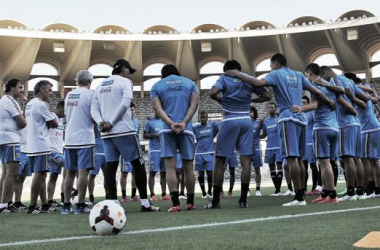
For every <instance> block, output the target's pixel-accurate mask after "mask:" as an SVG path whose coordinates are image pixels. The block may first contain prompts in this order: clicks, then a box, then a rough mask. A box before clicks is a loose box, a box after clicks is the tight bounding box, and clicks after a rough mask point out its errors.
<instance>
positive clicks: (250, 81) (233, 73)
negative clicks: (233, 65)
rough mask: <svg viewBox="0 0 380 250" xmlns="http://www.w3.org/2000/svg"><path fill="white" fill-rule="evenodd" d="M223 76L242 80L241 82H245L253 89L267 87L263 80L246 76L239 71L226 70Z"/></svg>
mask: <svg viewBox="0 0 380 250" xmlns="http://www.w3.org/2000/svg"><path fill="white" fill-rule="evenodd" d="M224 74H225V75H228V76H235V77H237V78H239V79H240V80H242V81H243V82H246V83H248V84H249V85H251V86H252V87H255V88H259V87H264V86H267V85H268V84H267V81H266V80H265V79H264V78H263V79H257V78H255V77H253V76H250V75H247V74H245V73H243V72H241V71H239V70H227V71H226V72H225V73H224Z"/></svg>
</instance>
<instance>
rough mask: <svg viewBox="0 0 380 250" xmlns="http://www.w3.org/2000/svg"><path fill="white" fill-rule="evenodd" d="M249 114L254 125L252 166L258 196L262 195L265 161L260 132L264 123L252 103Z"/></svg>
mask: <svg viewBox="0 0 380 250" xmlns="http://www.w3.org/2000/svg"><path fill="white" fill-rule="evenodd" d="M250 109H251V110H250V112H249V115H250V116H251V119H252V125H253V147H254V151H253V156H252V166H253V169H254V170H255V182H256V196H262V194H261V191H260V186H261V169H260V168H261V167H262V166H263V161H262V158H261V145H260V132H261V129H262V124H261V123H260V121H258V120H257V118H258V113H257V109H256V107H255V106H253V105H251V107H250Z"/></svg>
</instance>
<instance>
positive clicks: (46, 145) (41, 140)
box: [25, 98, 55, 156]
mask: <svg viewBox="0 0 380 250" xmlns="http://www.w3.org/2000/svg"><path fill="white" fill-rule="evenodd" d="M25 117H26V123H27V126H26V127H27V134H28V135H27V139H26V143H27V153H28V156H36V155H45V154H50V140H49V131H48V127H47V124H46V122H48V121H52V120H54V119H55V117H54V115H53V114H52V113H51V111H50V108H49V105H48V104H47V103H46V102H44V101H42V100H41V99H39V98H33V99H32V100H31V101H30V102H28V104H27V105H26V109H25Z"/></svg>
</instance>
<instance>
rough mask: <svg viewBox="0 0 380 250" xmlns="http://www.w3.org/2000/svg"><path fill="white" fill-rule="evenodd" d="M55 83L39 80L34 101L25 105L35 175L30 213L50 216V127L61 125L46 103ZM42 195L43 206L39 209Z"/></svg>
mask: <svg viewBox="0 0 380 250" xmlns="http://www.w3.org/2000/svg"><path fill="white" fill-rule="evenodd" d="M52 86H53V84H51V83H50V82H49V81H46V80H42V81H39V82H38V83H37V84H36V86H35V87H34V94H35V96H34V98H33V99H32V100H31V101H30V102H29V103H28V104H27V105H26V110H25V117H26V121H27V123H28V126H27V140H26V141H27V153H28V157H29V158H28V161H29V166H30V167H31V169H32V171H33V172H34V176H33V180H32V186H31V195H30V204H29V207H28V211H27V213H28V214H40V213H48V211H49V208H50V206H49V204H48V203H47V198H46V173H47V172H49V171H50V166H49V162H50V142H49V131H48V130H49V128H56V127H57V126H58V122H57V120H56V119H55V117H54V115H53V114H52V112H51V111H50V107H49V105H48V104H47V103H46V101H48V100H49V97H51V96H52V94H53V90H52ZM38 195H40V199H41V204H42V207H41V208H39V207H37V199H38Z"/></svg>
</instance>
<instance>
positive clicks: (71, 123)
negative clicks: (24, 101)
mask: <svg viewBox="0 0 380 250" xmlns="http://www.w3.org/2000/svg"><path fill="white" fill-rule="evenodd" d="M92 80H93V76H92V74H91V73H90V71H88V70H81V71H79V72H78V73H77V76H76V82H77V85H78V87H79V88H77V89H74V90H72V91H70V92H69V93H68V94H67V96H66V98H65V114H66V130H65V169H66V170H67V174H66V178H65V184H64V189H65V190H64V199H65V202H64V206H63V207H62V209H61V213H62V214H68V213H70V209H71V208H70V205H71V204H70V194H71V190H72V188H73V183H74V179H75V176H76V173H77V171H78V187H77V188H78V203H77V204H76V205H77V206H76V209H75V211H74V213H75V214H83V213H89V212H91V209H90V208H89V207H88V206H87V205H86V203H85V201H84V199H85V197H86V190H87V183H88V174H89V172H90V170H92V169H93V168H94V147H95V134H94V123H93V121H92V118H91V113H90V111H91V104H92V100H93V98H94V96H95V93H94V91H93V90H90V86H91V82H92Z"/></svg>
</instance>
